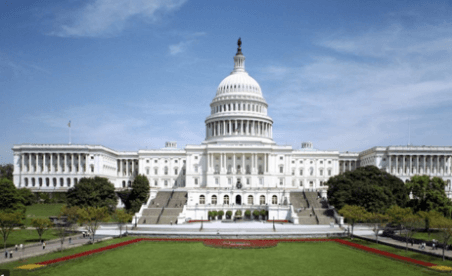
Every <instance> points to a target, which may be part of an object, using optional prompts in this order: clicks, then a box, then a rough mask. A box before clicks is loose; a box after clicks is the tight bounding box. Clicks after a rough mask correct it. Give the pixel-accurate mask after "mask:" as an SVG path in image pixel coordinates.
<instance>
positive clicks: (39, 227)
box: [31, 218, 53, 242]
mask: <svg viewBox="0 0 452 276" xmlns="http://www.w3.org/2000/svg"><path fill="white" fill-rule="evenodd" d="M31 226H33V227H34V228H35V229H36V232H38V235H39V240H40V241H41V242H42V235H43V234H44V233H45V232H46V231H47V230H49V229H50V228H52V226H53V223H52V222H51V221H50V219H48V218H47V219H43V218H36V219H32V220H31Z"/></svg>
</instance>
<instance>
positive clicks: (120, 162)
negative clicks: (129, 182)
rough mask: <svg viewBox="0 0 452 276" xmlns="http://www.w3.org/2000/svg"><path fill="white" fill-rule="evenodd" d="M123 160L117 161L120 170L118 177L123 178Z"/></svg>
mask: <svg viewBox="0 0 452 276" xmlns="http://www.w3.org/2000/svg"><path fill="white" fill-rule="evenodd" d="M123 162H124V160H122V159H119V169H120V173H119V176H124V164H123Z"/></svg>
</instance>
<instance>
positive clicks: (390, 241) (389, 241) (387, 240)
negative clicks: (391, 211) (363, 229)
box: [355, 234, 452, 259]
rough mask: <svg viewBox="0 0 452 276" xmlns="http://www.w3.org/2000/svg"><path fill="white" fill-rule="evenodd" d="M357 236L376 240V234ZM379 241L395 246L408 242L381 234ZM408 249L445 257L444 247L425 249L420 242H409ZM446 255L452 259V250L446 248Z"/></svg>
mask: <svg viewBox="0 0 452 276" xmlns="http://www.w3.org/2000/svg"><path fill="white" fill-rule="evenodd" d="M355 236H358V237H363V238H366V239H371V240H374V241H375V234H374V235H359V234H355ZM378 242H379V243H380V242H381V243H383V244H386V245H393V246H394V245H395V246H399V247H403V248H405V247H406V243H405V242H401V241H397V240H394V239H391V238H387V237H382V236H379V237H378ZM408 250H411V251H415V252H419V253H422V254H430V255H435V256H438V257H440V258H442V257H443V249H442V248H438V249H436V250H433V249H432V247H431V246H426V247H425V249H419V244H414V245H413V246H411V243H408ZM444 255H445V256H446V257H448V258H451V259H452V251H450V250H446V251H445V254H444Z"/></svg>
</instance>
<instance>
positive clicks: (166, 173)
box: [163, 167, 168, 175]
mask: <svg viewBox="0 0 452 276" xmlns="http://www.w3.org/2000/svg"><path fill="white" fill-rule="evenodd" d="M163 171H164V173H165V175H168V167H165V168H164V169H163Z"/></svg>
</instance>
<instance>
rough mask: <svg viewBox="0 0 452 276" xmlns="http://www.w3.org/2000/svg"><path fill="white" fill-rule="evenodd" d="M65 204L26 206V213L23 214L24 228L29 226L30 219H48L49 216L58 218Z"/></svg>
mask: <svg viewBox="0 0 452 276" xmlns="http://www.w3.org/2000/svg"><path fill="white" fill-rule="evenodd" d="M64 205H65V204H63V203H56V204H33V205H30V206H27V211H26V212H25V216H26V218H25V221H24V224H25V226H30V224H31V219H32V218H48V217H50V216H58V214H59V213H60V210H61V208H62V207H63V206H64Z"/></svg>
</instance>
